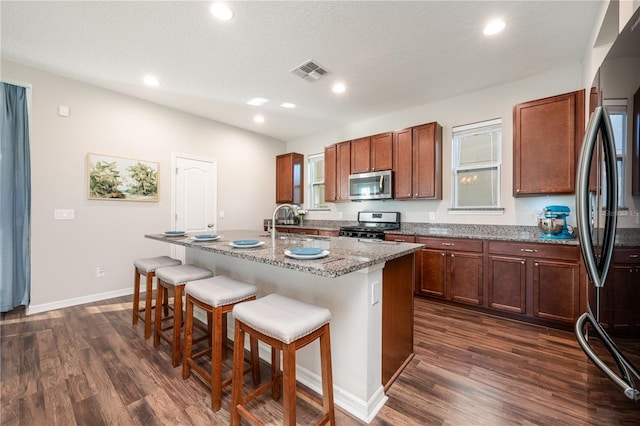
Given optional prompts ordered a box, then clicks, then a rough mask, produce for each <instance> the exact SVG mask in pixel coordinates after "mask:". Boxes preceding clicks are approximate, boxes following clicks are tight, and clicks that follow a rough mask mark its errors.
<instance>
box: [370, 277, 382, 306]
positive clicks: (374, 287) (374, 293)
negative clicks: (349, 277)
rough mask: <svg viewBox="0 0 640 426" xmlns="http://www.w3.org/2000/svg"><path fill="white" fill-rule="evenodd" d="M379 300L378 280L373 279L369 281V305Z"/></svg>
mask: <svg viewBox="0 0 640 426" xmlns="http://www.w3.org/2000/svg"><path fill="white" fill-rule="evenodd" d="M379 301H380V282H379V281H375V282H373V283H371V306H373V305H375V304H376V303H378V302H379Z"/></svg>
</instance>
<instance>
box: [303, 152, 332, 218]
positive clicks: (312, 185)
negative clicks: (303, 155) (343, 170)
mask: <svg viewBox="0 0 640 426" xmlns="http://www.w3.org/2000/svg"><path fill="white" fill-rule="evenodd" d="M320 161H322V163H323V164H324V153H319V154H311V155H309V156H308V159H307V171H308V176H309V179H308V181H309V198H308V200H307V209H308V210H329V204H328V203H327V202H326V200H323V202H322V203H320V204H318V205H317V206H316V205H314V201H315V199H316V192H317V188H320V187H322V188H323V189H324V187H325V186H324V179H323V180H321V181H320V180H316V176H315V173H314V170H315V167H314V166H315V163H318V162H320Z"/></svg>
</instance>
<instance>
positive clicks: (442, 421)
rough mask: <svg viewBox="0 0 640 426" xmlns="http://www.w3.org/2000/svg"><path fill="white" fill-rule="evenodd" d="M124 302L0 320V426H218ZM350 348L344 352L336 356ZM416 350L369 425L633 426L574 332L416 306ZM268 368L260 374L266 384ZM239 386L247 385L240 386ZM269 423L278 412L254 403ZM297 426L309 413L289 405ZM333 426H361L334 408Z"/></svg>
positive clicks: (639, 407)
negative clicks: (134, 320) (295, 411)
mask: <svg viewBox="0 0 640 426" xmlns="http://www.w3.org/2000/svg"><path fill="white" fill-rule="evenodd" d="M131 300H132V297H131V296H127V297H121V298H116V299H110V300H106V301H102V302H97V303H92V304H86V305H81V306H75V307H71V308H65V309H61V310H57V311H52V312H47V313H42V314H35V315H31V316H25V315H24V311H23V310H21V309H18V310H16V311H12V312H9V313H6V314H3V315H2V318H1V320H0V337H1V346H0V352H1V363H0V378H1V383H0V385H1V387H0V392H1V394H0V424H2V425H36V426H38V425H64V426H67V425H76V424H77V425H168V424H171V425H178V424H180V425H204V424H213V425H223V424H228V423H229V397H230V389H229V388H227V389H225V391H224V392H223V404H222V409H221V410H220V411H218V412H217V413H214V412H213V411H211V409H210V396H209V390H208V388H206V386H205V385H204V384H203V383H202V382H200V381H199V380H197V379H196V378H195V377H191V378H190V379H188V380H183V379H182V376H181V368H175V369H173V368H171V366H170V358H169V352H168V345H166V344H161V347H160V349H159V350H156V349H155V348H154V347H153V344H152V340H153V339H149V340H145V339H144V338H143V326H142V324H141V323H139V324H138V325H137V326H135V327H134V326H132V325H131ZM334 350H348V348H334ZM415 352H416V356H415V357H414V359H413V360H412V361H411V362H410V364H409V365H408V367H407V368H406V369H405V371H404V372H403V373H402V374H401V375H400V377H399V378H398V380H397V381H396V382H395V383H394V384H393V386H391V388H390V389H389V392H388V396H389V400H388V402H387V404H386V405H385V406H384V407H383V408H382V410H381V411H380V413H379V414H378V416H377V417H376V418H375V419H374V420H373V421H372V423H371V424H372V425H375V426H382V425H491V426H496V425H534V424H535V425H572V426H573V425H632V424H634V425H638V424H640V404H636V403H633V402H631V401H629V400H628V399H627V398H626V397H624V396H623V395H622V394H621V393H620V392H618V391H617V390H616V389H615V388H614V387H613V385H612V384H611V383H609V381H608V380H606V379H605V378H604V377H603V376H602V374H601V373H600V371H599V370H597V368H596V367H595V366H593V365H592V364H591V363H590V362H589V361H588V360H587V358H586V356H585V355H584V354H583V353H582V351H581V350H580V348H579V347H578V345H577V343H576V341H575V338H574V337H573V334H572V333H569V332H564V331H558V330H553V329H548V328H544V327H539V326H535V325H530V324H523V323H519V322H516V321H511V320H506V319H502V318H497V317H492V316H489V315H486V314H482V313H478V312H473V311H467V310H465V309H461V308H457V307H453V306H450V305H445V304H439V303H436V302H431V301H427V300H425V299H420V298H418V299H416V300H415ZM266 373H267V368H263V375H266ZM250 383H251V382H250V379H249V378H248V377H247V378H246V381H245V386H246V387H247V386H251V385H250ZM252 407H253V409H254V410H257V411H256V412H257V413H259V414H260V415H261V416H262V417H263V418H265V419H266V422H267V423H268V424H281V421H280V404H279V403H276V402H274V401H271V400H270V398H269V397H268V396H266V397H265V398H263V399H260V400H258V401H256V402H254V403H252ZM298 411H299V413H298V416H299V417H298V423H299V424H301V425H304V424H308V423H310V422H311V419H312V418H313V417H314V416H315V415H316V412H315V411H314V410H313V409H311V408H310V407H309V406H307V405H306V404H305V403H304V402H299V403H298ZM336 417H337V423H338V424H340V425H360V424H362V422H360V421H358V420H356V419H353V418H352V417H350V416H349V415H348V414H346V413H345V412H344V411H343V410H341V409H339V408H338V409H337V413H336Z"/></svg>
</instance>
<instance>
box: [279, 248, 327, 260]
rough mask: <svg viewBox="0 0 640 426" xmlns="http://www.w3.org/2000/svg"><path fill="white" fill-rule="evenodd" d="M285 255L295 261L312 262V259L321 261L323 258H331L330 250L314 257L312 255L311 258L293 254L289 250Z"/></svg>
mask: <svg viewBox="0 0 640 426" xmlns="http://www.w3.org/2000/svg"><path fill="white" fill-rule="evenodd" d="M284 254H285V255H286V256H289V257H291V258H293V259H302V260H311V259H321V258H323V257H327V256H329V250H324V251H323V252H322V253H320V254H314V255H311V256H305V255H302V254H293V253H291V251H289V250H285V251H284Z"/></svg>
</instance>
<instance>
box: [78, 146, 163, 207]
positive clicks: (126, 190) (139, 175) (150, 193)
mask: <svg viewBox="0 0 640 426" xmlns="http://www.w3.org/2000/svg"><path fill="white" fill-rule="evenodd" d="M87 163H88V168H89V169H88V173H87V174H88V177H89V179H88V180H89V182H88V185H87V187H88V190H89V191H88V192H89V199H90V200H123V201H158V163H156V162H153V161H144V160H136V159H133V158H124V157H114V156H110V155H103V154H92V153H89V154H87Z"/></svg>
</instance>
